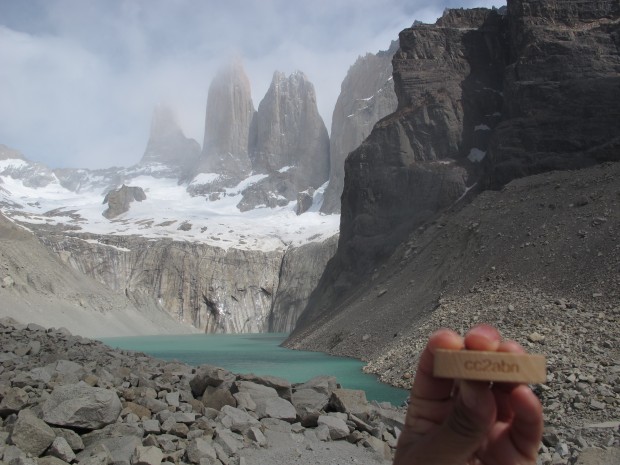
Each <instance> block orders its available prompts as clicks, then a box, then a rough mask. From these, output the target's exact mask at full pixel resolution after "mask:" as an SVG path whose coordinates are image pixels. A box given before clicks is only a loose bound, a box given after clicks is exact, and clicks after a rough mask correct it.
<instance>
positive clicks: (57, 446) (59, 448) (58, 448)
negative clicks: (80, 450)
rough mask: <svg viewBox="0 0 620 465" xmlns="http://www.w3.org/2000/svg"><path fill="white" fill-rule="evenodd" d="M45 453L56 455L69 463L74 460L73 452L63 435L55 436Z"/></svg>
mask: <svg viewBox="0 0 620 465" xmlns="http://www.w3.org/2000/svg"><path fill="white" fill-rule="evenodd" d="M47 455H51V456H53V457H57V458H59V459H60V460H64V461H65V462H68V463H71V462H73V461H74V460H75V452H74V451H73V449H71V446H70V445H69V443H68V442H67V440H66V439H65V438H63V437H57V438H56V439H54V442H52V444H51V445H50V447H49V449H48V451H47Z"/></svg>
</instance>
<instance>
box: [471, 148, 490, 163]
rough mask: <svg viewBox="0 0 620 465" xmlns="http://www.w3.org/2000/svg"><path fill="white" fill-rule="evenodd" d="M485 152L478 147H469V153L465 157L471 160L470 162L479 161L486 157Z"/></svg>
mask: <svg viewBox="0 0 620 465" xmlns="http://www.w3.org/2000/svg"><path fill="white" fill-rule="evenodd" d="M486 155H487V153H486V152H483V151H482V150H480V149H476V148H474V149H471V150H470V151H469V155H467V159H468V160H469V161H471V162H472V163H480V162H481V161H482V160H484V157H486Z"/></svg>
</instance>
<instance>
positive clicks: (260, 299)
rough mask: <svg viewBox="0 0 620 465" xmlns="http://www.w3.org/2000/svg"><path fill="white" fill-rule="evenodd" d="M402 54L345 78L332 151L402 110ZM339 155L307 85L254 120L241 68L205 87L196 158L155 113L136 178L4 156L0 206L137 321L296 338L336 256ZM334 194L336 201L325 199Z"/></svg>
mask: <svg viewBox="0 0 620 465" xmlns="http://www.w3.org/2000/svg"><path fill="white" fill-rule="evenodd" d="M395 50H396V48H395V47H394V46H393V47H392V48H391V49H390V51H388V52H380V54H378V55H373V54H368V55H366V56H365V57H360V58H359V59H358V62H357V63H356V64H355V65H354V66H352V67H351V69H350V71H349V75H348V76H347V79H345V82H344V83H343V87H342V96H341V98H340V100H339V104H338V106H339V107H343V106H344V107H345V108H347V114H346V115H345V114H342V112H340V113H338V114H337V115H336V116H335V118H334V125H335V127H336V128H337V129H336V130H335V131H333V136H332V143H333V144H335V145H336V146H338V147H342V146H345V147H350V148H353V147H354V146H355V145H357V144H359V143H360V142H361V141H362V139H363V137H364V136H365V135H366V134H367V133H368V128H369V127H372V125H373V124H374V123H375V122H376V121H377V120H378V119H379V118H381V117H382V116H385V115H386V114H387V113H389V111H391V110H392V109H393V108H392V107H393V105H383V103H382V102H383V101H384V100H391V101H392V102H394V101H395V99H394V96H393V87H391V62H390V57H391V55H392V54H393V53H394V52H395ZM343 120H345V121H343ZM345 125H347V126H348V128H349V130H347V131H343V130H340V129H338V128H339V127H343V126H345ZM358 126H359V129H356V128H357V127H358ZM342 140H345V142H342ZM343 150H346V149H341V150H340V151H339V152H338V151H335V156H334V157H332V158H331V159H330V138H329V135H328V132H327V129H326V127H325V124H324V123H323V120H322V118H321V116H320V115H319V112H318V109H317V103H316V94H315V90H314V86H313V85H312V83H311V82H310V81H309V80H308V78H307V77H306V76H305V75H304V73H303V72H301V71H297V72H294V73H292V74H291V75H288V76H287V75H285V74H284V73H281V72H278V71H276V72H275V73H274V75H273V80H272V83H271V86H270V87H269V89H268V91H267V93H266V95H265V96H264V97H263V98H262V99H261V100H260V103H259V104H258V107H257V108H256V107H255V105H254V103H253V100H252V95H251V85H250V82H249V78H248V76H247V74H246V72H245V70H244V67H243V64H242V62H241V60H240V59H237V58H236V59H233V60H231V61H230V63H229V64H228V65H226V66H225V67H223V68H222V69H221V70H220V71H219V73H218V74H217V75H216V77H215V78H214V80H213V82H212V83H211V85H210V87H209V94H208V99H207V102H206V118H205V136H204V141H203V144H202V147H201V146H200V144H199V143H198V142H197V141H195V140H193V139H191V138H188V137H187V136H186V135H185V134H184V132H183V130H182V128H181V127H180V126H179V124H178V121H177V119H176V117H175V114H174V109H172V108H171V107H169V106H168V105H166V104H165V103H162V104H159V105H158V106H157V107H156V108H155V109H154V111H153V116H152V120H151V131H150V136H149V139H148V141H147V143H146V149H145V151H144V155H143V157H142V159H141V160H140V161H139V163H137V164H136V165H134V166H131V167H128V168H108V169H101V170H86V169H75V170H74V169H56V170H52V169H49V168H47V167H45V166H44V165H41V164H38V163H34V162H31V161H29V160H28V159H27V157H26V156H24V155H22V154H21V153H19V152H18V151H17V150H15V149H13V148H9V147H6V146H1V150H0V205H1V207H2V213H3V214H4V215H6V217H7V218H8V219H10V220H12V221H14V222H17V223H19V224H22V225H24V227H26V228H27V229H28V230H30V231H32V232H33V233H34V234H35V235H36V236H37V237H39V239H40V240H41V241H42V242H43V243H44V244H45V245H46V246H47V247H48V248H49V249H50V250H51V251H52V252H53V253H54V254H56V255H57V256H58V257H60V258H61V259H62V260H63V261H64V262H65V263H66V264H67V265H69V266H70V267H73V268H74V269H77V270H79V271H81V272H83V273H84V274H85V275H87V276H89V277H90V278H92V279H94V280H95V281H97V282H99V283H102V284H104V285H106V286H108V287H109V288H110V289H111V290H112V291H114V292H118V293H120V294H121V295H123V294H124V295H125V296H126V298H127V299H128V300H129V301H130V303H131V304H132V305H134V306H135V307H137V308H142V307H144V308H158V309H159V310H160V311H162V312H166V313H167V314H169V315H172V317H173V318H174V319H176V320H177V321H179V322H181V323H183V324H186V325H189V326H192V327H195V328H198V329H199V330H203V331H207V332H257V331H259V332H260V331H268V330H269V331H290V330H291V329H292V328H293V326H294V324H295V322H296V319H297V317H298V316H299V314H300V313H301V311H302V310H303V308H304V307H305V303H306V299H307V296H308V295H309V293H310V292H311V291H312V289H313V288H314V285H315V284H316V282H317V280H318V278H319V276H320V274H321V273H322V270H323V268H324V267H325V264H326V263H327V261H328V260H329V258H330V257H331V256H332V255H333V253H334V250H335V244H336V239H337V234H338V229H339V221H340V218H339V215H338V214H337V212H338V211H339V197H340V193H341V192H340V191H341V189H342V178H343V176H344V172H343V169H342V166H340V165H343V164H344V156H343ZM330 165H331V181H330ZM328 181H329V182H331V183H332V186H336V187H332V188H330V191H329V192H328V194H327V197H326V194H325V190H326V187H327V185H328ZM338 186H340V187H338ZM324 204H325V205H328V204H329V205H331V206H330V207H329V208H327V207H325V208H323V210H324V211H323V212H322V211H321V210H322V206H323V205H324ZM325 212H327V213H336V214H326V213H325ZM293 257H295V258H293ZM25 285H26V287H27V280H26V283H25ZM96 311H101V309H98V310H97V309H96ZM76 329H80V330H82V329H83V328H76ZM78 332H79V331H78ZM104 332H105V331H104ZM89 334H91V333H90V332H89Z"/></svg>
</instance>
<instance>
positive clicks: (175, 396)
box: [166, 391, 179, 407]
mask: <svg viewBox="0 0 620 465" xmlns="http://www.w3.org/2000/svg"><path fill="white" fill-rule="evenodd" d="M166 402H167V403H168V405H171V406H173V407H178V406H179V392H178V391H177V392H167V393H166Z"/></svg>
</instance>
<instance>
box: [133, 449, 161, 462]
mask: <svg viewBox="0 0 620 465" xmlns="http://www.w3.org/2000/svg"><path fill="white" fill-rule="evenodd" d="M163 459H164V453H163V452H162V451H161V450H160V449H159V448H158V447H154V446H147V447H144V446H138V447H136V450H135V452H134V454H133V456H132V457H131V463H132V465H160V464H161V462H162V460H163Z"/></svg>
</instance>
